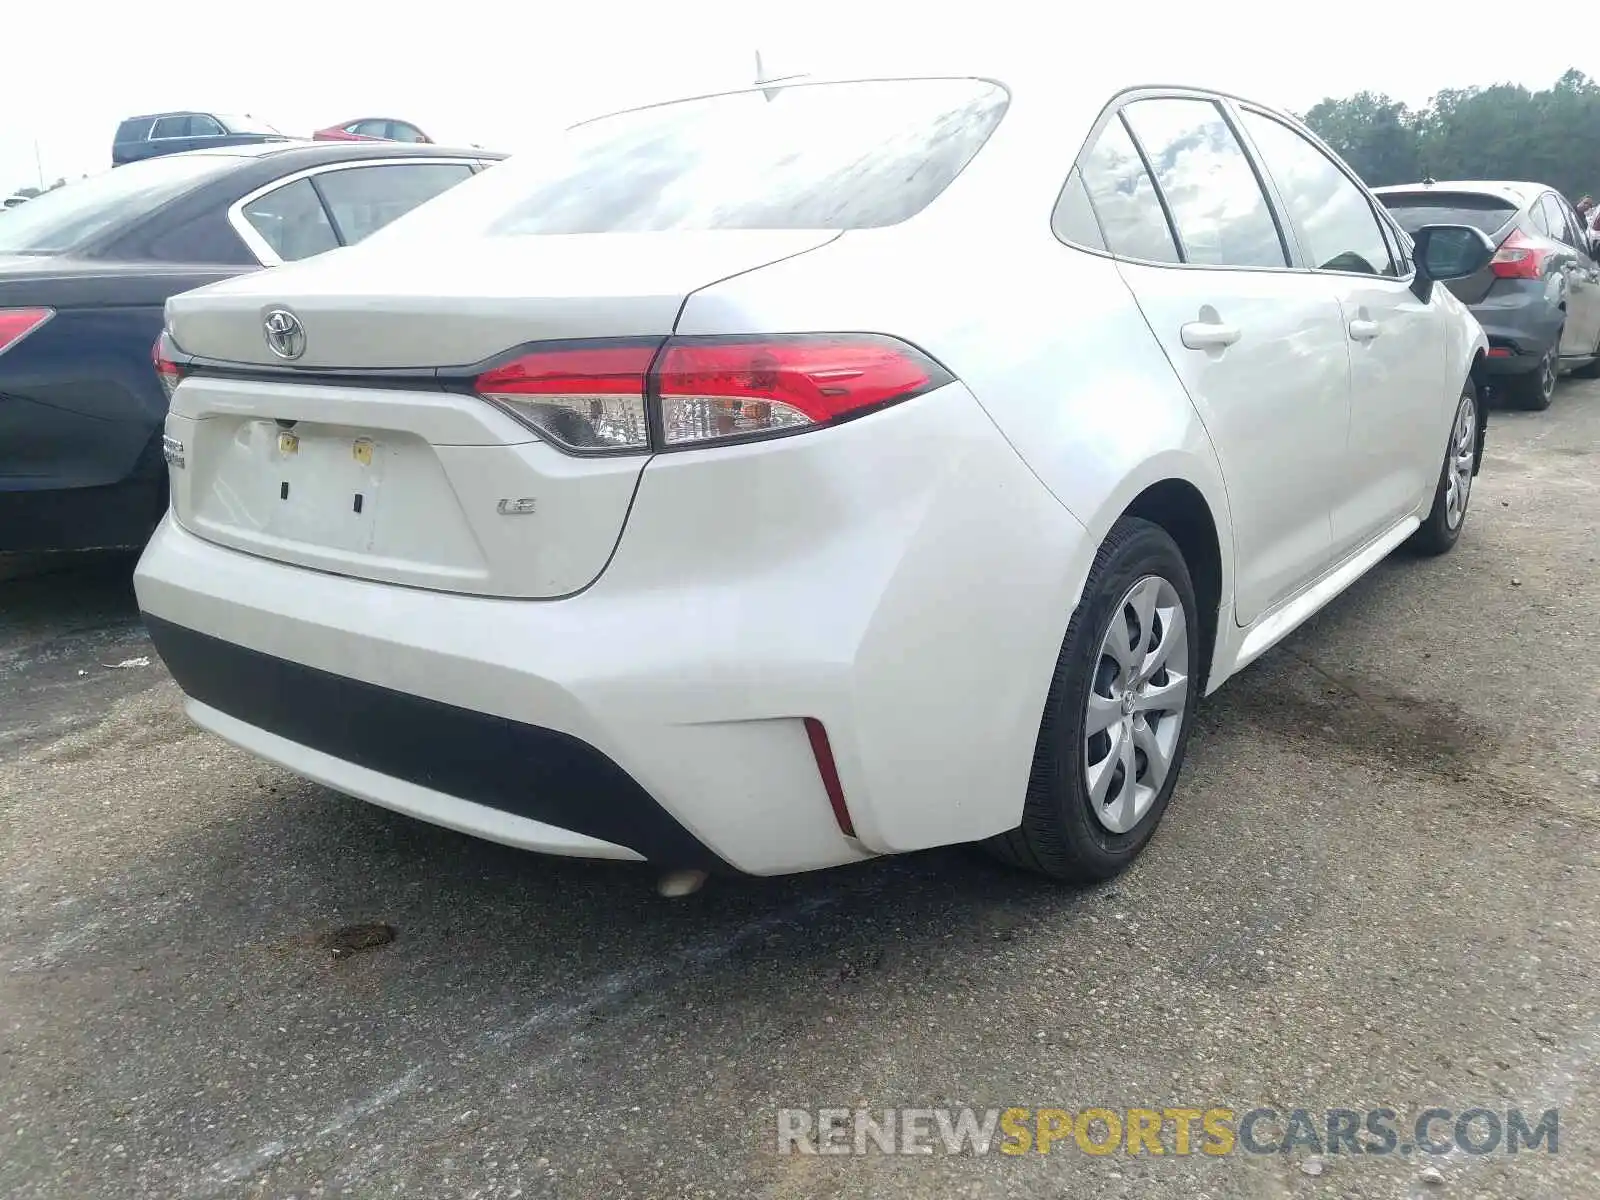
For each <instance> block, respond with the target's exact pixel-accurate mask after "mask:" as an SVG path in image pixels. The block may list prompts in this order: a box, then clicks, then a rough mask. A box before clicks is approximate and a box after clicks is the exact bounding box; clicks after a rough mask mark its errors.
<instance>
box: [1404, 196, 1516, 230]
mask: <svg viewBox="0 0 1600 1200" xmlns="http://www.w3.org/2000/svg"><path fill="white" fill-rule="evenodd" d="M1378 199H1379V200H1381V201H1382V202H1383V206H1384V207H1385V208H1387V209H1388V210H1389V212H1390V213H1391V214H1393V216H1394V219H1395V221H1396V222H1398V224H1399V225H1400V228H1401V229H1404V230H1405V231H1406V232H1407V233H1416V231H1417V230H1419V229H1421V228H1422V227H1423V226H1424V225H1470V226H1472V228H1474V229H1477V230H1481V231H1482V232H1484V233H1494V232H1495V231H1496V230H1498V229H1499V228H1500V227H1501V226H1502V225H1504V224H1505V223H1506V222H1507V221H1509V220H1511V218H1512V217H1514V216H1516V215H1517V206H1516V205H1515V204H1513V203H1511V201H1509V200H1502V199H1501V198H1500V197H1499V196H1480V195H1476V194H1474V193H1472V192H1442V193H1441V192H1435V191H1432V190H1429V191H1426V192H1385V193H1384V194H1383V195H1381V196H1379V197H1378Z"/></svg>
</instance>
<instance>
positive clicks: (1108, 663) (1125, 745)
mask: <svg viewBox="0 0 1600 1200" xmlns="http://www.w3.org/2000/svg"><path fill="white" fill-rule="evenodd" d="M1201 640H1202V639H1201V634H1200V627H1199V624H1198V621H1197V613H1196V609H1195V598H1194V585H1193V583H1192V582H1191V580H1190V578H1189V568H1188V565H1187V564H1186V563H1185V561H1184V558H1183V554H1182V553H1181V552H1180V551H1179V549H1178V546H1177V544H1176V543H1175V542H1174V541H1173V540H1172V538H1171V537H1169V536H1168V535H1167V533H1166V531H1165V530H1164V529H1162V528H1161V527H1160V526H1158V525H1155V524H1152V523H1151V522H1149V521H1143V520H1139V519H1137V518H1132V517H1124V518H1123V519H1122V520H1120V521H1118V522H1117V524H1116V525H1115V526H1114V527H1113V528H1112V530H1111V534H1110V536H1109V537H1107V538H1106V540H1105V543H1104V544H1103V545H1102V546H1101V547H1100V552H1099V554H1098V555H1096V557H1095V561H1094V567H1093V569H1092V570H1091V571H1090V573H1089V580H1088V583H1087V584H1086V585H1085V587H1084V598H1083V601H1082V603H1081V604H1079V606H1078V611H1077V612H1076V613H1075V614H1074V615H1073V618H1072V622H1071V624H1070V625H1069V626H1068V627H1067V636H1066V638H1065V640H1064V641H1063V643H1062V647H1061V653H1060V655H1059V657H1058V658H1057V660H1056V672H1055V677H1054V679H1053V680H1052V681H1051V685H1050V694H1049V697H1048V698H1047V699H1046V701H1045V710H1044V716H1043V719H1042V720H1041V722H1040V726H1039V740H1038V744H1037V746H1036V747H1035V749H1034V757H1033V774H1032V776H1031V778H1030V779H1029V781H1028V794H1027V798H1026V800H1025V802H1024V805H1023V812H1022V824H1021V825H1019V826H1018V827H1017V828H1016V829H1013V830H1012V831H1011V832H1009V833H1005V834H1001V835H1000V836H999V837H996V838H992V839H990V841H989V842H988V843H987V846H988V848H989V849H990V850H991V851H992V852H993V853H994V854H996V855H997V856H998V857H1000V858H1002V859H1004V860H1006V861H1007V862H1010V863H1013V864H1015V865H1017V866H1020V867H1023V868H1026V869H1028V870H1031V871H1036V872H1039V873H1040V874H1043V875H1048V876H1050V877H1051V878H1053V879H1059V880H1063V881H1067V882H1074V883H1093V882H1095V881H1097V880H1102V879H1109V878H1111V877H1112V876H1113V875H1116V874H1117V873H1118V872H1120V871H1122V870H1123V869H1124V868H1125V867H1127V866H1128V864H1129V863H1131V862H1132V861H1133V859H1134V858H1135V856H1137V855H1138V853H1139V852H1140V851H1141V850H1142V849H1144V846H1145V844H1146V843H1147V842H1148V841H1149V840H1150V837H1151V835H1152V834H1153V833H1154V832H1155V828H1156V825H1157V824H1158V823H1159V822H1160V820H1161V816H1162V814H1163V813H1164V812H1165V811H1166V807H1167V803H1168V801H1169V800H1170V799H1171V798H1172V792H1173V789H1174V787H1176V786H1177V782H1178V775H1179V773H1180V771H1181V769H1182V767H1183V758H1184V751H1185V749H1186V748H1187V743H1188V738H1189V726H1190V723H1191V720H1190V719H1191V717H1192V716H1193V713H1194V706H1195V703H1196V701H1197V699H1198V698H1199V687H1198V682H1197V681H1198V674H1199V671H1198V668H1199V660H1200V646H1201Z"/></svg>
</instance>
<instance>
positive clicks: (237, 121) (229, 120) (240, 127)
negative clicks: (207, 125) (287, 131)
mask: <svg viewBox="0 0 1600 1200" xmlns="http://www.w3.org/2000/svg"><path fill="white" fill-rule="evenodd" d="M216 118H217V120H219V121H221V122H222V127H223V128H224V129H226V130H227V131H228V132H229V133H274V134H278V135H279V136H280V137H281V136H282V130H279V129H276V128H274V127H273V126H271V125H269V124H267V122H265V121H263V120H262V119H261V118H260V117H240V116H235V115H234V114H233V113H217V114H216Z"/></svg>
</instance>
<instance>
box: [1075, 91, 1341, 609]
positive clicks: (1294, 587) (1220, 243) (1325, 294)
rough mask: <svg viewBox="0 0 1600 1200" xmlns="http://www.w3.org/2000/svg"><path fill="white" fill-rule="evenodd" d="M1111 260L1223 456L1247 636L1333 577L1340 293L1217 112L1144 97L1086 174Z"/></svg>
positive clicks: (1190, 96)
mask: <svg viewBox="0 0 1600 1200" xmlns="http://www.w3.org/2000/svg"><path fill="white" fill-rule="evenodd" d="M1079 164H1080V170H1081V176H1082V179H1083V182H1084V185H1085V187H1086V189H1087V191H1088V193H1089V199H1090V202H1091V204H1092V205H1093V208H1094V211H1095V213H1096V215H1097V216H1098V218H1099V221H1100V224H1101V227H1102V228H1103V230H1104V234H1105V239H1106V243H1107V248H1108V249H1109V250H1110V251H1111V252H1112V253H1113V254H1115V255H1117V256H1118V258H1119V260H1120V266H1119V269H1120V270H1121V273H1122V276H1123V278H1124V280H1125V281H1126V282H1127V284H1128V287H1129V288H1130V289H1131V290H1132V292H1133V295H1134V297H1135V299H1136V300H1137V301H1138V304H1139V308H1140V310H1141V311H1142V312H1143V313H1144V316H1145V319H1146V320H1147V321H1148V322H1149V323H1150V328H1151V330H1152V331H1153V332H1154V333H1155V336H1156V338H1157V339H1158V340H1159V341H1160V343H1161V346H1162V349H1163V350H1164V351H1165V352H1166V355H1167V358H1168V359H1169V360H1170V362H1171V363H1172V367H1173V369H1174V370H1175V371H1176V372H1177V374H1178V376H1179V378H1180V379H1181V380H1182V381H1183V384H1184V387H1185V388H1186V389H1187V391H1188V393H1189V396H1190V398H1191V399H1192V400H1193V401H1194V404H1195V407H1196V409H1197V410H1198V411H1199V413H1200V417H1201V419H1202V421H1203V422H1204V423H1205V426H1206V429H1207V431H1208V432H1209V433H1210V435H1211V439H1212V441H1213V443H1214V445H1215V446H1216V450H1217V455H1218V458H1219V460H1220V462H1221V465H1222V471H1223V477H1224V479H1225V481H1226V484H1227V488H1228V497H1229V502H1230V504H1231V505H1232V509H1233V516H1234V539H1235V554H1236V559H1237V565H1236V569H1235V576H1234V578H1235V596H1234V606H1235V614H1236V617H1237V619H1238V621H1239V622H1240V624H1249V623H1250V622H1251V621H1253V620H1255V619H1256V618H1257V617H1258V616H1260V615H1261V614H1262V613H1263V612H1265V611H1266V610H1267V609H1269V608H1270V607H1272V606H1273V605H1274V604H1276V603H1278V602H1279V601H1281V600H1283V599H1286V598H1287V597H1288V596H1290V595H1291V594H1293V593H1294V592H1296V591H1298V590H1300V589H1301V588H1303V587H1304V586H1305V585H1306V584H1308V583H1310V582H1311V581H1312V580H1313V579H1315V578H1316V576H1317V575H1318V574H1320V573H1321V572H1322V571H1323V570H1324V569H1325V567H1326V566H1327V563H1328V556H1329V551H1330V544H1331V536H1332V535H1331V526H1330V520H1329V513H1330V508H1331V505H1332V497H1333V495H1334V493H1335V491H1336V489H1337V488H1338V487H1340V486H1341V479H1340V470H1341V467H1342V465H1343V456H1344V437H1345V429H1346V426H1347V424H1348V421H1349V416H1348V414H1349V403H1350V396H1349V353H1348V350H1347V349H1346V345H1345V334H1344V327H1343V323H1342V320H1341V317H1340V310H1339V304H1338V301H1337V300H1336V299H1335V296H1334V292H1333V289H1332V288H1331V287H1330V286H1329V284H1328V282H1327V281H1326V280H1325V279H1323V278H1321V277H1319V276H1316V275H1311V274H1308V273H1305V272H1300V271H1295V270H1292V269H1290V261H1289V254H1288V250H1287V248H1286V245H1285V241H1284V238H1283V234H1282V231H1281V229H1280V228H1279V225H1278V223H1277V220H1276V218H1275V216H1274V213H1273V210H1272V208H1271V206H1270V204H1269V203H1268V200H1267V197H1266V195H1265V193H1264V191H1263V189H1262V186H1261V183H1260V181H1259V179H1258V178H1257V176H1256V174H1255V172H1254V170H1253V168H1252V166H1251V163H1250V160H1249V159H1248V157H1247V156H1246V155H1245V152H1244V149H1243V147H1242V145H1241V143H1240V141H1239V139H1238V137H1237V134H1236V132H1235V130H1234V129H1233V128H1232V126H1231V124H1230V122H1229V121H1228V119H1227V118H1226V116H1225V114H1224V111H1223V109H1222V108H1221V107H1220V106H1219V104H1218V103H1217V102H1216V101H1215V100H1214V99H1212V98H1210V97H1208V96H1204V95H1199V94H1195V93H1183V94H1168V95H1152V94H1145V95H1144V96H1142V97H1139V98H1135V99H1133V100H1131V101H1130V102H1128V103H1126V104H1124V105H1123V106H1122V108H1121V110H1120V111H1119V112H1117V113H1114V114H1112V115H1111V116H1110V117H1109V119H1107V120H1106V121H1105V123H1104V125H1103V128H1102V129H1101V130H1100V132H1099V133H1098V135H1097V137H1096V138H1095V140H1094V141H1093V142H1092V144H1091V146H1090V148H1089V150H1088V151H1087V152H1086V153H1085V154H1084V155H1083V156H1082V158H1081V159H1080V160H1079Z"/></svg>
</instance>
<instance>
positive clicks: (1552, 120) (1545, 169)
mask: <svg viewBox="0 0 1600 1200" xmlns="http://www.w3.org/2000/svg"><path fill="white" fill-rule="evenodd" d="M1303 119H1304V121H1305V123H1306V124H1307V125H1308V126H1310V127H1311V129H1313V130H1315V131H1316V133H1317V134H1318V135H1319V136H1320V137H1321V138H1322V139H1323V141H1325V142H1327V143H1328V145H1330V146H1332V147H1333V148H1334V149H1335V150H1337V151H1338V152H1339V154H1340V155H1342V156H1343V158H1344V160H1345V161H1346V162H1348V163H1349V164H1350V165H1351V166H1352V167H1354V168H1355V169H1356V171H1357V172H1359V173H1360V175H1361V177H1362V178H1363V179H1365V180H1366V181H1367V184H1368V186H1370V187H1382V186H1384V185H1385V184H1390V183H1414V182H1416V181H1418V180H1421V179H1508V180H1509V179H1518V180H1528V181H1530V182H1535V183H1543V184H1548V185H1549V186H1551V187H1553V188H1555V189H1557V190H1558V191H1560V192H1561V193H1562V194H1563V195H1565V196H1566V197H1567V198H1568V199H1569V200H1574V201H1576V200H1577V199H1578V198H1579V197H1580V196H1583V195H1585V194H1588V193H1594V194H1595V195H1597V196H1600V84H1596V83H1595V81H1594V80H1592V79H1590V78H1589V77H1588V76H1587V75H1585V74H1584V73H1583V72H1582V71H1578V70H1570V71H1568V72H1567V73H1566V74H1565V75H1563V76H1561V78H1560V79H1558V80H1556V82H1555V84H1554V86H1552V87H1549V88H1546V89H1544V90H1543V91H1537V92H1530V91H1529V90H1528V89H1527V88H1525V87H1521V86H1518V85H1515V84H1509V83H1501V84H1495V85H1493V86H1491V87H1469V88H1450V89H1447V90H1445V91H1442V92H1440V93H1439V94H1438V95H1437V96H1435V97H1434V98H1433V100H1432V101H1431V102H1430V103H1428V104H1427V105H1425V106H1424V107H1422V108H1411V107H1410V106H1408V105H1406V104H1404V103H1402V102H1401V101H1398V100H1391V99H1390V98H1389V97H1388V96H1386V95H1383V94H1381V93H1374V92H1357V93H1356V94H1355V95H1354V96H1348V97H1346V98H1345V99H1342V100H1335V99H1332V98H1330V99H1326V100H1323V101H1322V102H1321V103H1320V104H1318V105H1316V106H1315V107H1314V108H1312V109H1311V110H1310V111H1309V112H1307V113H1306V114H1305V116H1304V118H1303Z"/></svg>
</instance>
